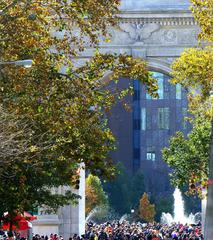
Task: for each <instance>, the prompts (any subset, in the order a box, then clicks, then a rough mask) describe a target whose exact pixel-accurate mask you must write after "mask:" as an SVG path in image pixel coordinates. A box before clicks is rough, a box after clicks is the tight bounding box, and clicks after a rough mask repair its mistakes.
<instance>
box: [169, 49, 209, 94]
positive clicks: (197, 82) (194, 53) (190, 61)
mask: <svg viewBox="0 0 213 240" xmlns="http://www.w3.org/2000/svg"><path fill="white" fill-rule="evenodd" d="M212 62H213V48H212V47H205V48H190V49H187V50H185V51H184V52H183V53H182V54H181V56H180V58H178V59H177V60H175V61H174V63H173V64H172V70H173V72H172V76H173V79H172V80H171V82H172V83H173V84H177V83H180V84H181V85H182V86H183V87H185V88H187V89H188V90H189V91H190V93H191V94H192V96H197V95H198V94H200V95H201V96H202V97H203V98H206V97H208V96H209V93H210V91H211V90H212V82H213V75H212V72H213V64H212Z"/></svg>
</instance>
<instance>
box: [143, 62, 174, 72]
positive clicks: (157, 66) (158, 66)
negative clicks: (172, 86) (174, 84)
mask: <svg viewBox="0 0 213 240" xmlns="http://www.w3.org/2000/svg"><path fill="white" fill-rule="evenodd" d="M147 62H148V68H149V70H151V71H158V72H162V73H164V74H167V75H170V74H171V71H172V70H171V64H170V63H168V62H166V61H163V60H160V59H147Z"/></svg>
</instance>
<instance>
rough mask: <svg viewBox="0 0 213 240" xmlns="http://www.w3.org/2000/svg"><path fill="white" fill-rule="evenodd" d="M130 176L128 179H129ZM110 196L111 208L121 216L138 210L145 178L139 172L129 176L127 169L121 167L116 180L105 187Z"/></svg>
mask: <svg viewBox="0 0 213 240" xmlns="http://www.w3.org/2000/svg"><path fill="white" fill-rule="evenodd" d="M127 176H128V177H127ZM104 189H105V191H106V192H107V194H108V196H109V203H110V206H111V207H112V208H113V209H114V210H115V211H116V212H117V213H119V214H120V215H121V216H122V215H124V214H128V213H130V211H131V209H136V208H137V207H138V203H139V200H140V197H141V195H142V194H143V193H144V190H145V187H144V177H143V174H142V173H141V172H140V171H139V172H137V173H136V174H135V175H133V176H129V175H128V173H127V172H126V171H125V169H124V168H123V167H122V166H120V167H119V174H118V175H117V176H116V178H115V179H114V180H113V181H111V182H108V183H106V184H105V185H104Z"/></svg>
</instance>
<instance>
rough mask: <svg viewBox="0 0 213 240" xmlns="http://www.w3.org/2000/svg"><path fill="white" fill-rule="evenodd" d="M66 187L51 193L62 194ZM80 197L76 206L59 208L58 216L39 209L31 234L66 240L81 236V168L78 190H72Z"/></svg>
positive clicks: (83, 188) (83, 199)
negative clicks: (75, 235) (57, 236)
mask: <svg viewBox="0 0 213 240" xmlns="http://www.w3.org/2000/svg"><path fill="white" fill-rule="evenodd" d="M66 189H68V187H59V188H58V189H53V191H55V192H58V193H59V194H64V192H65V190H66ZM73 191H74V192H75V193H76V194H79V195H80V196H81V199H79V202H78V204H77V205H76V206H73V205H68V206H64V207H61V208H59V210H58V214H46V212H45V209H42V208H40V209H39V213H38V216H37V218H38V219H37V220H36V221H33V222H32V224H33V234H39V235H48V236H49V235H50V234H51V233H53V234H55V233H56V234H59V235H62V236H63V238H64V239H65V240H68V239H69V237H70V236H72V235H73V234H75V233H76V234H78V235H82V234H84V233H85V170H84V169H83V168H82V167H81V171H80V188H79V190H73Z"/></svg>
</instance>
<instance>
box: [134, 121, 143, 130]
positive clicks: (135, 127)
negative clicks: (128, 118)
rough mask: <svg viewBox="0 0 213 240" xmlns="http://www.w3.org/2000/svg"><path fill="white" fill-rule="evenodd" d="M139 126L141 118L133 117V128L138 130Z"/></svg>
mask: <svg viewBox="0 0 213 240" xmlns="http://www.w3.org/2000/svg"><path fill="white" fill-rule="evenodd" d="M140 128H141V120H140V119H134V120H133V129H135V130H140Z"/></svg>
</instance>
